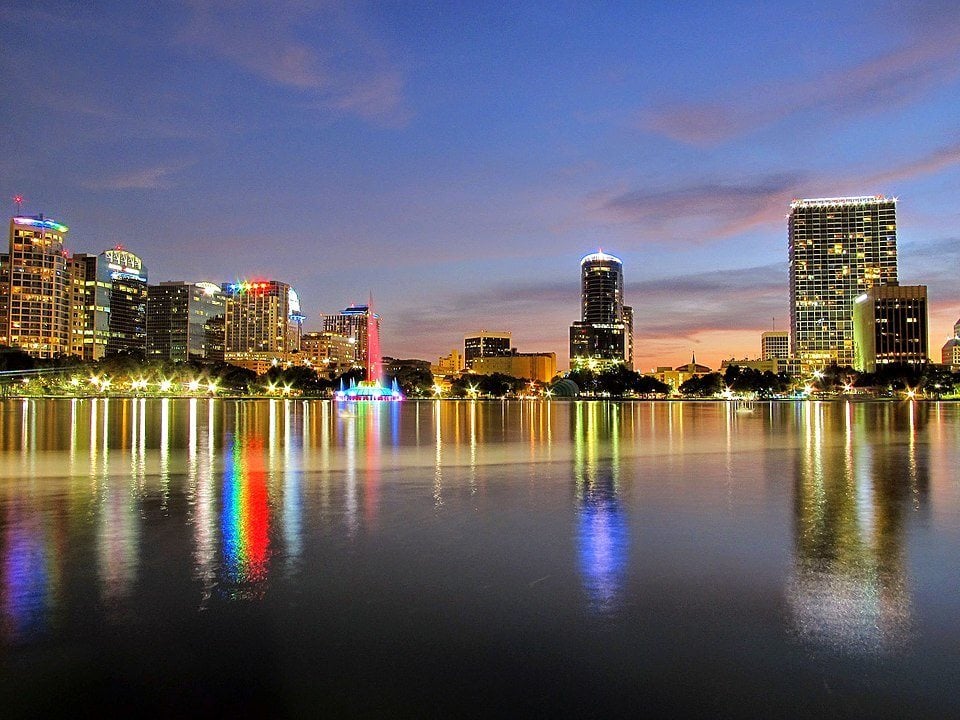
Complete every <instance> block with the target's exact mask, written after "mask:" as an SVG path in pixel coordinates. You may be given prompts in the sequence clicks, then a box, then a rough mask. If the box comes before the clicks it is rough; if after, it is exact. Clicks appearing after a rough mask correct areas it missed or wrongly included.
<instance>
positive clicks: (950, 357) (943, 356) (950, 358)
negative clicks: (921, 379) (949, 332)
mask: <svg viewBox="0 0 960 720" xmlns="http://www.w3.org/2000/svg"><path fill="white" fill-rule="evenodd" d="M940 362H941V363H943V364H944V365H953V366H960V338H956V337H952V338H950V339H949V340H947V342H946V343H944V345H943V347H942V348H940Z"/></svg>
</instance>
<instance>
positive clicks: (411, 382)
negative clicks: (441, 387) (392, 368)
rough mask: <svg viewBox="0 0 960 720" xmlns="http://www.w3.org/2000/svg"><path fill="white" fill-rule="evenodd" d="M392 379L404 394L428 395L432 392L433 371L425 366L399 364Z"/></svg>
mask: <svg viewBox="0 0 960 720" xmlns="http://www.w3.org/2000/svg"><path fill="white" fill-rule="evenodd" d="M394 379H395V380H396V381H397V385H399V386H400V389H401V390H402V391H403V394H404V395H411V396H413V395H429V394H430V393H431V392H433V373H432V372H430V371H429V370H428V369H427V368H423V367H416V366H413V365H401V366H400V367H399V368H397V372H396V374H395V375H394Z"/></svg>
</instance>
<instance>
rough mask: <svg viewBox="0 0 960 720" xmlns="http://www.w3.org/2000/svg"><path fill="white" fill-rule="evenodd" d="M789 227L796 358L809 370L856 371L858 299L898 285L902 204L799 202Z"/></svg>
mask: <svg viewBox="0 0 960 720" xmlns="http://www.w3.org/2000/svg"><path fill="white" fill-rule="evenodd" d="M787 227H788V241H789V256H790V333H791V352H792V354H793V356H794V357H795V358H796V359H797V360H799V362H800V367H801V369H802V370H803V371H804V372H806V371H810V370H814V369H818V368H822V367H825V366H827V365H830V364H832V363H836V364H838V365H841V366H843V365H850V364H852V363H853V360H854V348H853V301H854V299H855V298H857V297H859V296H860V295H862V294H864V293H865V292H867V291H868V290H869V289H870V288H872V287H874V286H877V285H887V284H890V283H895V282H897V218H896V199H890V198H885V197H883V196H880V195H878V196H871V197H848V198H821V199H813V200H796V201H794V202H793V203H791V205H790V215H789V218H788V221H787Z"/></svg>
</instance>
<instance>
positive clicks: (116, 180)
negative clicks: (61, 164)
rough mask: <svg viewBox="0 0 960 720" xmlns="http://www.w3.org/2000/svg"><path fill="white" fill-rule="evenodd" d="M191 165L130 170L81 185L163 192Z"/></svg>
mask: <svg viewBox="0 0 960 720" xmlns="http://www.w3.org/2000/svg"><path fill="white" fill-rule="evenodd" d="M191 165H193V163H192V162H180V163H165V164H160V165H153V166H150V167H145V168H136V169H128V170H123V171H122V172H119V173H116V174H112V175H108V176H106V177H102V178H92V179H88V180H86V181H83V182H82V183H81V184H82V185H83V186H84V187H86V188H87V189H89V190H161V189H164V188H169V187H173V185H174V178H173V176H174V175H175V174H176V173H178V172H180V171H181V170H184V169H186V168H188V167H190V166H191Z"/></svg>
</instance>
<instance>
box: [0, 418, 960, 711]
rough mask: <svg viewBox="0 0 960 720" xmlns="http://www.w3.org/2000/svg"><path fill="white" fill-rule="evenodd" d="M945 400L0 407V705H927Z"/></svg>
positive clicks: (951, 477)
mask: <svg viewBox="0 0 960 720" xmlns="http://www.w3.org/2000/svg"><path fill="white" fill-rule="evenodd" d="M958 441H960V404H951V403H942V404H933V403H923V404H920V403H900V404H896V403H862V404H846V403H813V402H810V403H795V404H794V403H777V404H757V405H756V406H755V408H754V409H753V411H752V412H736V411H735V410H734V408H732V407H730V406H728V405H725V404H720V403H679V402H678V403H666V402H659V403H644V402H638V403H623V404H605V403H561V402H554V403H552V404H550V403H544V404H522V403H503V404H501V403H482V402H459V403H457V402H444V403H436V402H420V403H417V402H407V403H402V404H397V405H393V406H382V407H377V406H367V407H357V408H356V409H354V410H353V411H351V412H344V411H342V410H341V409H339V408H338V406H337V405H335V404H331V403H329V402H321V401H311V402H301V401H295V400H290V401H283V400H269V401H267V400H264V401H239V402H236V401H218V400H209V401H208V400H103V399H100V400H95V399H85V400H74V401H71V400H26V401H19V400H18V401H12V400H7V401H3V402H2V404H0V660H2V664H0V707H3V708H4V711H3V714H4V716H5V717H10V716H11V715H10V714H9V713H10V712H11V711H14V713H15V714H35V715H47V714H50V713H51V712H56V711H58V710H59V711H61V712H63V713H66V712H68V711H69V712H75V711H76V710H78V709H79V708H94V709H101V710H105V711H106V710H109V711H113V712H117V711H121V712H122V711H125V710H126V711H130V712H136V713H139V714H143V713H149V714H162V715H183V714H204V715H208V716H209V715H215V716H219V715H227V714H230V715H245V714H252V715H259V716H266V715H269V716H277V715H288V716H300V715H306V714H310V715H314V716H316V715H318V714H319V713H320V712H323V713H325V714H327V715H335V716H336V715H349V716H358V715H365V716H377V717H381V716H385V715H387V716H397V715H400V716H412V717H424V716H451V715H453V716H472V715H490V716H503V715H506V714H508V713H514V714H515V713H517V712H522V713H524V714H527V715H538V716H557V715H566V716H595V717H610V716H614V715H630V716H638V715H641V714H644V715H663V716H675V715H678V714H679V713H680V712H681V711H684V712H687V713H689V714H693V715H698V716H702V717H718V716H723V717H810V716H811V715H831V716H844V717H865V718H866V717H869V718H873V717H902V716H904V715H911V716H922V717H947V716H955V715H956V707H955V693H956V689H957V688H958V687H960V652H958V648H960V622H958V617H960V561H958V557H960V493H958V477H960V473H958V467H960V442H958Z"/></svg>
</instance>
